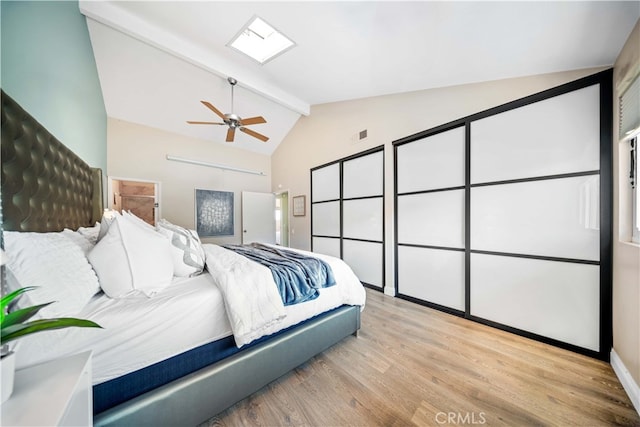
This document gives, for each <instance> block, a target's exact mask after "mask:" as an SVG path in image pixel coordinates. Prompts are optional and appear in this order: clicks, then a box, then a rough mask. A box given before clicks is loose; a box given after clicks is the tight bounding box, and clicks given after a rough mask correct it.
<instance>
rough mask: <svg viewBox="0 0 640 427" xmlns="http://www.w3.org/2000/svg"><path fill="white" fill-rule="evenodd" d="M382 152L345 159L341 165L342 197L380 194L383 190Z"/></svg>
mask: <svg viewBox="0 0 640 427" xmlns="http://www.w3.org/2000/svg"><path fill="white" fill-rule="evenodd" d="M383 159H384V152H383V151H378V152H375V153H372V154H367V155H366V156H362V157H358V158H356V159H353V160H347V161H346V162H344V163H343V165H342V181H343V187H342V197H343V198H345V199H349V198H352V197H367V196H381V195H382V194H383V192H384V184H383V183H384V180H383V176H384V162H383Z"/></svg>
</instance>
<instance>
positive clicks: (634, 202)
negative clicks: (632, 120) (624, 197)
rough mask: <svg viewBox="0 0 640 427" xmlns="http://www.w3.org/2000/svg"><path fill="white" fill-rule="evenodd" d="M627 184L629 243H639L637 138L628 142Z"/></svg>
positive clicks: (639, 195) (639, 196)
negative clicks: (629, 202) (629, 189)
mask: <svg viewBox="0 0 640 427" xmlns="http://www.w3.org/2000/svg"><path fill="white" fill-rule="evenodd" d="M629 148H630V151H631V152H630V156H629V157H630V162H629V183H630V184H631V206H632V208H631V210H632V212H631V215H632V218H633V219H632V235H631V241H632V242H635V243H640V194H638V193H639V192H638V136H637V135H636V136H635V137H634V138H631V140H630V141H629Z"/></svg>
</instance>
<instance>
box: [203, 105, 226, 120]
mask: <svg viewBox="0 0 640 427" xmlns="http://www.w3.org/2000/svg"><path fill="white" fill-rule="evenodd" d="M200 102H202V104H203V105H204V106H205V107H207V108H208V109H210V110H211V111H213V112H214V113H216V114H217V115H218V116H219V117H220V118H221V119H223V120H224V118H225V117H224V114H222V112H220V110H218V109H217V108H216V107H214V106H213V104H211V103H210V102H207V101H200Z"/></svg>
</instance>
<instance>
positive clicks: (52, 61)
mask: <svg viewBox="0 0 640 427" xmlns="http://www.w3.org/2000/svg"><path fill="white" fill-rule="evenodd" d="M0 18H1V26H0V37H1V39H0V43H1V44H0V46H1V49H0V50H1V61H2V62H1V63H0V85H1V86H2V89H3V90H4V91H5V92H6V93H7V94H8V95H9V96H11V97H12V98H13V99H15V100H16V101H17V102H18V103H19V104H20V105H21V106H22V107H23V108H24V109H25V110H27V111H28V112H29V113H30V114H31V115H32V116H33V117H35V118H36V120H38V121H39V122H40V123H41V124H42V125H43V126H45V127H46V128H47V129H48V130H49V132H51V133H52V134H53V135H55V136H56V138H58V139H59V140H60V141H61V142H62V143H63V144H65V145H66V146H67V147H69V148H70V149H71V150H73V151H74V152H75V153H76V154H78V155H79V156H80V157H82V159H84V161H85V162H87V163H88V164H89V165H91V166H93V167H99V168H102V170H103V172H106V168H107V113H106V110H105V106H104V100H103V98H102V90H101V88H100V81H99V79H98V70H97V68H96V62H95V59H94V56H93V49H92V47H91V40H90V39H89V30H88V28H87V22H86V19H85V17H84V15H82V14H81V13H80V10H79V7H78V1H33V2H31V1H5V0H2V1H1V2H0Z"/></svg>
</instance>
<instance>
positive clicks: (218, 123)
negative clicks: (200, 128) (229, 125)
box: [187, 120, 226, 125]
mask: <svg viewBox="0 0 640 427" xmlns="http://www.w3.org/2000/svg"><path fill="white" fill-rule="evenodd" d="M187 123H189V124H190V125H224V124H226V123H220V122H194V121H193V120H187Z"/></svg>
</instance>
